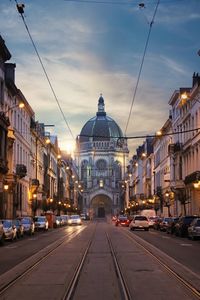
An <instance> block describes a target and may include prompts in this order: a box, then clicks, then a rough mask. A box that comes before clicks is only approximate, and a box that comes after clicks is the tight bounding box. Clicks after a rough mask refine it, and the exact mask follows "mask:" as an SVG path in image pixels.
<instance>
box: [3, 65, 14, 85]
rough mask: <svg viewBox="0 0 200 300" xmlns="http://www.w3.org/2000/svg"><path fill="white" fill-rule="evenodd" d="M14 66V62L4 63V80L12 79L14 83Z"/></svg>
mask: <svg viewBox="0 0 200 300" xmlns="http://www.w3.org/2000/svg"><path fill="white" fill-rule="evenodd" d="M15 67H16V64H11V63H6V64H5V79H6V81H12V82H13V83H15Z"/></svg>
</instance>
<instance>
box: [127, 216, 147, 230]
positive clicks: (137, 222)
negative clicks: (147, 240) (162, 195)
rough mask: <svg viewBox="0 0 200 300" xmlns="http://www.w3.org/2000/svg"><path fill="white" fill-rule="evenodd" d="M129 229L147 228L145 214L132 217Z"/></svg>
mask: <svg viewBox="0 0 200 300" xmlns="http://www.w3.org/2000/svg"><path fill="white" fill-rule="evenodd" d="M129 228H130V230H135V229H144V230H145V231H148V230H149V221H148V219H147V217H146V216H140V215H136V216H134V217H133V220H132V221H131V223H130V224H129Z"/></svg>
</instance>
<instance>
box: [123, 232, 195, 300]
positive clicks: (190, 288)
mask: <svg viewBox="0 0 200 300" xmlns="http://www.w3.org/2000/svg"><path fill="white" fill-rule="evenodd" d="M123 235H124V236H126V237H127V238H128V239H129V240H131V241H132V242H133V243H135V244H137V245H138V246H139V247H140V248H141V249H142V250H143V251H145V252H146V253H147V254H148V255H149V256H150V257H151V258H153V259H154V260H155V261H156V262H157V263H158V264H159V265H160V266H161V267H162V268H163V270H165V272H167V273H168V274H169V275H170V276H171V277H173V278H175V279H176V280H177V281H178V282H179V283H180V284H181V285H182V286H183V287H185V288H186V289H187V290H188V291H189V292H191V294H192V295H193V296H195V297H196V299H200V290H199V289H198V288H196V287H195V286H194V285H193V284H192V283H191V282H189V281H188V280H186V279H185V278H183V276H181V275H180V274H178V272H176V271H175V270H174V269H172V268H171V267H170V266H169V265H168V264H167V263H166V262H165V261H164V260H162V259H161V258H160V257H159V256H158V255H156V254H154V253H153V251H152V250H150V249H149V247H147V246H145V245H144V244H143V243H144V242H142V241H139V239H140V238H139V239H138V237H137V240H136V239H135V236H134V237H133V236H131V235H132V234H131V235H130V234H127V233H124V232H123ZM145 244H147V242H146V241H145Z"/></svg>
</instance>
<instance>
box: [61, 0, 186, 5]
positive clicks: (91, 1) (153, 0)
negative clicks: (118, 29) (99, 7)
mask: <svg viewBox="0 0 200 300" xmlns="http://www.w3.org/2000/svg"><path fill="white" fill-rule="evenodd" d="M64 1H65V2H71V3H72V2H73V3H83V4H84V3H86V4H103V5H132V4H135V3H134V2H131V1H101V0H64ZM180 1H187V0H162V3H170V2H171V3H175V2H180ZM147 3H148V4H154V3H156V0H150V1H148V2H147ZM137 4H139V2H137Z"/></svg>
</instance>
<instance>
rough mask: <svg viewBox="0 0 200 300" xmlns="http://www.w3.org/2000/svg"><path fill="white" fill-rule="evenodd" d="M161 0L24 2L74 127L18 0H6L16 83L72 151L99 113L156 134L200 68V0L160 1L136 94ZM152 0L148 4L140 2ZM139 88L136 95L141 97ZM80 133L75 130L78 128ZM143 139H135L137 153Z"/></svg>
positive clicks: (136, 132)
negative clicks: (100, 108) (178, 92)
mask: <svg viewBox="0 0 200 300" xmlns="http://www.w3.org/2000/svg"><path fill="white" fill-rule="evenodd" d="M157 2H158V1H157V0H146V1H143V2H140V1H135V0H108V1H106V0H105V1H101V0H91V1H87V0H82V2H81V0H80V1H77V0H72V1H69V0H57V1H55V0H24V1H23V2H22V1H20V2H19V3H23V4H25V13H24V18H25V21H26V24H27V26H28V28H29V31H30V33H31V36H32V39H33V41H34V42H35V45H36V47H37V50H38V52H39V54H40V57H41V59H42V62H43V65H44V67H45V70H46V72H47V74H48V77H49V79H50V82H51V84H52V87H53V89H54V91H55V94H56V97H57V99H58V101H59V104H60V107H61V109H62V111H63V114H64V116H65V120H66V121H67V123H68V125H69V128H70V130H69V128H68V126H67V125H66V122H65V120H64V118H63V116H62V114H61V112H60V110H59V107H58V104H57V102H56V100H55V97H54V95H53V93H52V91H51V89H50V87H49V84H48V82H47V79H46V77H45V75H44V72H43V70H42V67H41V65H40V63H39V60H38V57H37V55H36V53H35V52H34V48H33V46H32V44H31V41H30V38H29V36H28V33H27V31H26V29H25V26H24V24H23V22H22V19H21V17H20V15H19V13H18V12H17V10H16V3H15V1H14V0H11V1H10V0H0V34H1V36H2V38H3V39H4V40H5V43H6V46H7V47H8V49H9V51H10V53H11V55H12V58H11V60H10V61H9V62H12V63H15V64H16V85H17V87H18V88H19V89H20V90H21V91H22V92H23V94H24V96H25V97H26V99H27V101H28V102H29V104H30V105H31V107H32V108H33V110H34V111H35V120H36V121H39V122H41V123H45V124H53V125H55V126H54V127H53V128H51V129H50V128H49V129H48V131H50V132H51V134H55V135H57V136H58V141H59V146H60V148H61V149H62V150H66V149H67V148H68V147H69V145H70V144H71V143H72V142H73V141H74V140H75V138H76V136H77V135H79V134H80V131H81V129H82V127H83V126H84V124H85V123H86V122H87V121H88V120H89V119H90V118H92V117H93V116H95V114H96V112H97V105H98V99H99V96H100V94H101V93H102V95H103V98H104V101H105V110H106V113H107V115H109V116H110V117H111V118H113V119H114V120H115V121H116V122H117V123H118V125H119V126H120V128H121V129H122V131H123V132H125V129H126V126H127V122H128V116H129V112H130V108H131V103H132V101H133V107H132V113H131V117H130V121H129V122H128V127H127V130H126V136H127V137H131V136H140V135H150V134H154V133H155V132H156V131H158V130H159V129H160V128H161V127H162V126H163V125H164V123H165V121H166V120H167V118H168V116H169V109H170V106H169V104H168V101H169V99H170V97H171V95H172V94H173V92H174V90H176V89H179V88H180V87H190V86H191V85H192V75H193V73H194V72H199V73H200V56H199V55H198V54H197V52H198V50H199V49H200V1H199V0H174V1H173V0H160V3H159V5H158V9H157V11H156V15H155V19H154V23H153V24H152V27H151V33H150V38H149V42H148V47H147V51H146V54H145V58H144V63H143V67H142V71H141V75H140V80H139V84H138V88H137V90H136V93H135V88H136V83H137V80H138V78H139V77H138V76H139V75H138V74H139V70H140V67H141V62H142V57H143V53H144V47H145V44H146V42H147V36H148V32H149V29H150V24H151V21H152V18H153V15H154V12H155V8H156V5H157ZM140 3H144V8H141V7H140V5H139V4H140ZM134 93H135V97H134ZM70 131H71V132H72V134H71V133H70ZM143 141H144V138H143V139H129V140H128V145H129V149H130V155H131V156H132V155H133V154H134V151H135V149H136V148H137V147H138V146H139V145H141V144H142V143H143Z"/></svg>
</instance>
